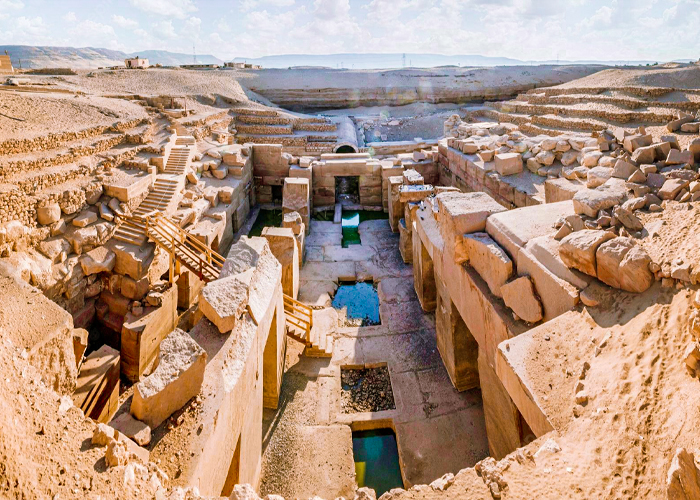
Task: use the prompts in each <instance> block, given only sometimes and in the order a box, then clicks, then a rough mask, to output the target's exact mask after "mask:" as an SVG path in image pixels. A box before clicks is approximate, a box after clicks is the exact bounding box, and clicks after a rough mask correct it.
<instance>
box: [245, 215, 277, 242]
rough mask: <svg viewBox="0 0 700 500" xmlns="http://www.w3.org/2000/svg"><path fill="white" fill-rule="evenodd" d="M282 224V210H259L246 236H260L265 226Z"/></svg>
mask: <svg viewBox="0 0 700 500" xmlns="http://www.w3.org/2000/svg"><path fill="white" fill-rule="evenodd" d="M281 225H282V210H260V212H259V213H258V218H257V219H255V224H253V227H252V228H251V229H250V232H249V233H248V236H260V235H261V234H262V231H263V229H264V228H266V227H280V226H281Z"/></svg>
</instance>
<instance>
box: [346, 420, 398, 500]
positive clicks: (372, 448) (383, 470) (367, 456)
mask: <svg viewBox="0 0 700 500" xmlns="http://www.w3.org/2000/svg"><path fill="white" fill-rule="evenodd" d="M352 452H353V456H354V460H355V475H356V477H357V485H358V486H359V487H360V488H361V487H363V486H367V487H369V488H373V489H374V491H375V492H376V493H377V498H379V497H380V496H381V495H383V494H384V493H386V492H387V491H389V490H390V489H392V488H403V479H402V478H401V466H400V465H399V449H398V447H397V445H396V434H394V431H393V430H391V429H375V430H371V431H355V432H353V433H352Z"/></svg>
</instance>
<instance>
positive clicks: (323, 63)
mask: <svg viewBox="0 0 700 500" xmlns="http://www.w3.org/2000/svg"><path fill="white" fill-rule="evenodd" d="M5 51H7V52H8V53H9V54H10V57H11V59H12V64H13V65H14V66H15V67H20V66H21V67H22V68H74V69H91V68H98V67H103V66H121V65H122V64H124V59H126V58H128V57H135V56H137V55H138V56H139V57H143V58H146V59H148V60H149V62H150V63H151V64H162V65H163V66H179V65H182V64H192V62H193V57H192V54H181V53H176V52H168V51H165V50H142V51H139V52H134V53H125V52H121V51H118V50H110V49H103V48H97V47H83V48H75V47H48V46H31V45H0V53H4V52H5ZM234 62H248V63H252V64H259V65H261V66H262V67H263V68H289V67H327V68H345V69H390V68H402V67H404V66H406V67H414V68H433V67H439V66H463V67H464V66H466V67H470V66H525V65H539V64H561V65H570V64H604V65H608V66H617V65H620V66H623V65H630V66H637V65H646V64H654V63H655V62H657V61H651V60H649V61H626V60H617V61H594V60H592V61H565V60H560V61H555V60H549V61H522V60H519V59H512V58H509V57H490V56H481V55H477V54H472V55H456V56H445V55H440V54H410V53H406V54H401V53H395V54H357V53H348V54H324V55H315V54H283V55H275V56H265V57H258V58H249V57H237V58H235V59H234ZM658 62H659V63H661V62H663V61H658ZM678 62H692V61H691V60H689V59H685V60H681V61H678ZM197 63H198V64H219V65H223V64H224V61H223V60H221V59H219V58H218V57H216V56H213V55H209V54H204V55H199V54H198V55H197Z"/></svg>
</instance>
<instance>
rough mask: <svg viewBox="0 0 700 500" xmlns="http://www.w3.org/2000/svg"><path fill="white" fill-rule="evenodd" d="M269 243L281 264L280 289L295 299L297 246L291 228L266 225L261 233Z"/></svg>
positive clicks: (297, 269)
mask: <svg viewBox="0 0 700 500" xmlns="http://www.w3.org/2000/svg"><path fill="white" fill-rule="evenodd" d="M261 236H262V237H263V238H265V239H266V240H267V242H268V244H269V245H270V250H271V251H272V254H273V255H274V256H275V257H276V258H277V260H278V261H279V262H280V264H282V290H283V291H284V293H285V294H286V295H289V296H290V297H292V298H294V299H296V298H297V296H298V294H299V267H300V260H301V259H300V258H299V247H298V245H297V240H296V238H295V237H294V233H293V232H292V229H290V228H286V227H266V228H264V229H263V232H262V235H261Z"/></svg>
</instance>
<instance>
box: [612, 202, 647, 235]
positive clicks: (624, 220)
mask: <svg viewBox="0 0 700 500" xmlns="http://www.w3.org/2000/svg"><path fill="white" fill-rule="evenodd" d="M613 215H614V216H615V217H616V218H617V220H618V221H620V223H621V224H622V225H623V226H625V227H626V228H627V229H629V230H630V231H641V230H642V229H644V225H643V224H642V221H640V220H639V217H637V216H636V215H634V214H633V213H632V212H631V211H630V210H628V209H626V208H624V207H615V210H614V211H613Z"/></svg>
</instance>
